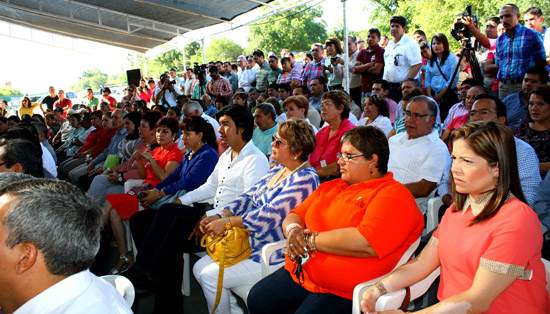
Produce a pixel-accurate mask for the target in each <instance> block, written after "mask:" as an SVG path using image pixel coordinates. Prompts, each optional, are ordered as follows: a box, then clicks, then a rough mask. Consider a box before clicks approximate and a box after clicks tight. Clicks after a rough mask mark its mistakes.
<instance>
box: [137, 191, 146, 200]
mask: <svg viewBox="0 0 550 314" xmlns="http://www.w3.org/2000/svg"><path fill="white" fill-rule="evenodd" d="M136 197H137V199H138V200H140V199H142V198H146V197H147V194H145V193H143V192H139V193H138V194H137V195H136Z"/></svg>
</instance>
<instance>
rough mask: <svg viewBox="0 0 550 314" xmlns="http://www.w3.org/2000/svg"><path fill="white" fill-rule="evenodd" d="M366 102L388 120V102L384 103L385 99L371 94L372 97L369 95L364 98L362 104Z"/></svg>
mask: <svg viewBox="0 0 550 314" xmlns="http://www.w3.org/2000/svg"><path fill="white" fill-rule="evenodd" d="M367 100H368V101H369V102H370V103H371V104H373V105H375V106H376V108H377V110H378V114H379V115H381V116H384V117H388V118H389V117H390V110H389V108H388V102H387V101H386V99H384V98H382V97H381V96H379V95H376V94H373V95H370V96H369V97H365V100H364V102H366V101H367Z"/></svg>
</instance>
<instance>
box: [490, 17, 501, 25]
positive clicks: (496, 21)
mask: <svg viewBox="0 0 550 314" xmlns="http://www.w3.org/2000/svg"><path fill="white" fill-rule="evenodd" d="M487 21H492V22H495V24H497V25H498V24H500V17H498V16H491V17H490V18H488V19H487Z"/></svg>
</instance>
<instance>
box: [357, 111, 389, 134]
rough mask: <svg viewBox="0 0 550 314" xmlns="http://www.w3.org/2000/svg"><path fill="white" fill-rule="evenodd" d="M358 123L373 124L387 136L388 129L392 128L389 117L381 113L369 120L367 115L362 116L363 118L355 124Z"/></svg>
mask: <svg viewBox="0 0 550 314" xmlns="http://www.w3.org/2000/svg"><path fill="white" fill-rule="evenodd" d="M359 125H370V126H375V127H377V128H379V129H380V130H382V132H384V135H386V137H388V134H390V131H391V129H392V126H391V121H390V118H388V117H384V116H383V115H381V114H380V115H378V117H376V119H374V121H369V118H368V117H366V118H363V119H361V120H359V123H358V124H357V126H359Z"/></svg>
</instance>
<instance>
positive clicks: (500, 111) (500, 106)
mask: <svg viewBox="0 0 550 314" xmlns="http://www.w3.org/2000/svg"><path fill="white" fill-rule="evenodd" d="M480 99H491V100H492V101H494V102H495V105H496V107H497V117H499V118H500V117H506V105H505V104H504V103H503V102H502V100H500V98H498V97H495V96H493V95H489V94H487V93H483V94H479V95H477V96H476V97H475V100H476V101H478V100H480Z"/></svg>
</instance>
